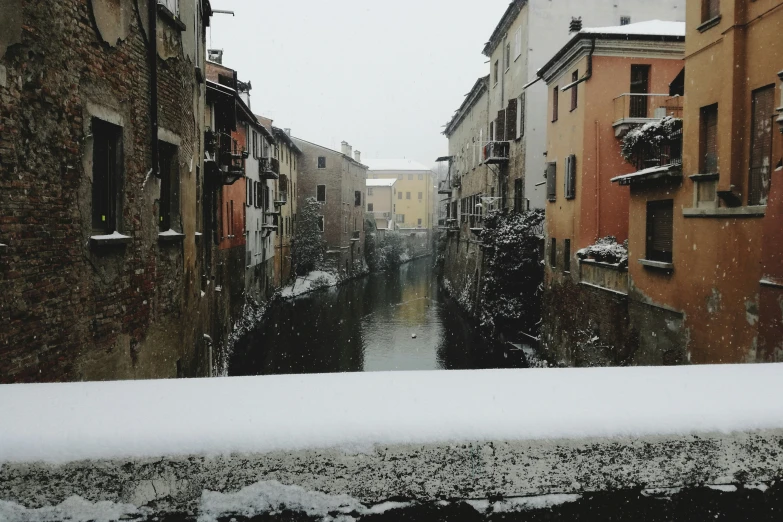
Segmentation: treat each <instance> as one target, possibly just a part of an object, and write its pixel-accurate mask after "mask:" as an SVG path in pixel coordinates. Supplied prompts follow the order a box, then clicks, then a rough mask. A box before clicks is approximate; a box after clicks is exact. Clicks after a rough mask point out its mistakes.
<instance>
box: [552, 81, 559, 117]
mask: <svg viewBox="0 0 783 522" xmlns="http://www.w3.org/2000/svg"><path fill="white" fill-rule="evenodd" d="M559 96H560V88H559V87H558V86H557V85H555V88H554V89H552V121H553V122H554V121H557V105H558V103H559V102H558V97H559Z"/></svg>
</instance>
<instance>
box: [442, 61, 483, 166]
mask: <svg viewBox="0 0 783 522" xmlns="http://www.w3.org/2000/svg"><path fill="white" fill-rule="evenodd" d="M486 89H489V75H486V76H482V77H481V78H479V79H478V80H476V83H474V84H473V87H472V88H471V89H470V92H469V93H467V94H466V95H465V100H464V101H463V102H462V105H460V106H459V109H457V111H456V112H455V113H454V116H452V118H451V120H449V122H448V123H447V124H446V129H445V130H444V131H443V134H445V135H446V136H448V135H450V134H451V133H452V132H454V127H456V126H457V124H458V123H459V122H461V121H462V119H463V118H464V117H465V115H466V114H467V113H468V109H470V108H471V107H473V105H474V104H475V103H476V101H478V99H479V97H480V96H481V94H482V93H483V92H484V90H486ZM442 159H443V157H441V158H438V160H437V161H441V160H442Z"/></svg>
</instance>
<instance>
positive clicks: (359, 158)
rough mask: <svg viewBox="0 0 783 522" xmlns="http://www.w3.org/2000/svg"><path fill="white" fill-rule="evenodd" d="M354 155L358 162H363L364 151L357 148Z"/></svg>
mask: <svg viewBox="0 0 783 522" xmlns="http://www.w3.org/2000/svg"><path fill="white" fill-rule="evenodd" d="M353 157H354V159H355V160H356V161H357V163H361V162H362V153H361V152H360V151H358V150H357V151H356V152H354V153H353Z"/></svg>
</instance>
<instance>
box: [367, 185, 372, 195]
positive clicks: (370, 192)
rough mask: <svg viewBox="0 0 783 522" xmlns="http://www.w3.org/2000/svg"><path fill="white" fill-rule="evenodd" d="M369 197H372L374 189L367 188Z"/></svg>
mask: <svg viewBox="0 0 783 522" xmlns="http://www.w3.org/2000/svg"><path fill="white" fill-rule="evenodd" d="M367 195H368V196H372V188H371V187H368V188H367Z"/></svg>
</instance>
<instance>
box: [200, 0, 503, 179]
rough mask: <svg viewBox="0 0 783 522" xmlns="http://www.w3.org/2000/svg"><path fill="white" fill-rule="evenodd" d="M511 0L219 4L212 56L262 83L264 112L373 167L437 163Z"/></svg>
mask: <svg viewBox="0 0 783 522" xmlns="http://www.w3.org/2000/svg"><path fill="white" fill-rule="evenodd" d="M508 2H509V0H481V1H480V2H477V1H475V0H397V1H394V2H384V1H378V0H283V1H274V2H273V1H269V0H212V7H213V9H226V10H233V11H235V13H236V16H235V17H232V16H230V15H224V14H217V15H215V16H213V17H212V25H211V28H210V31H209V32H208V34H207V46H208V47H210V48H216V49H224V51H225V54H224V56H223V63H224V64H225V65H226V66H228V67H231V68H234V69H236V70H237V71H238V73H239V79H240V80H242V81H251V82H252V84H253V90H252V93H251V103H252V108H253V111H254V112H256V113H260V114H262V115H264V116H267V117H270V118H273V119H274V120H275V125H276V126H278V127H281V128H285V127H290V128H291V129H292V133H293V134H294V135H295V136H297V137H299V138H302V139H305V140H308V141H312V142H315V143H319V144H321V145H324V146H327V147H331V148H336V149H338V150H339V147H340V142H341V141H343V140H346V141H348V142H349V143H350V144H351V145H353V147H354V150H357V149H358V150H360V151H362V155H363V157H364V158H409V159H414V160H416V161H419V162H421V163H423V164H424V165H430V166H431V165H433V164H434V160H435V158H437V157H438V156H441V155H445V154H446V153H447V151H448V144H447V140H446V138H445V137H444V136H443V135H442V134H441V132H442V131H443V125H444V124H445V123H446V122H447V121H448V120H449V119H450V118H451V116H452V114H453V113H454V111H455V110H456V109H457V108H458V107H459V105H460V104H461V103H462V101H463V98H464V95H465V94H466V93H467V92H468V91H469V90H470V88H471V87H472V86H473V84H474V83H475V81H476V79H477V78H478V77H479V76H483V75H486V74H489V66H488V64H486V63H485V61H486V60H487V58H486V57H484V55H482V54H481V50H482V48H483V46H484V43H485V42H486V41H487V40H488V39H489V36H490V35H491V34H492V30H493V29H494V28H495V25H496V24H497V23H498V21H499V20H500V17H501V16H502V15H503V13H504V12H505V10H506V8H507V7H508Z"/></svg>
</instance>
